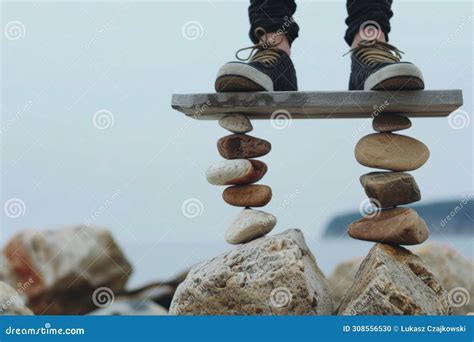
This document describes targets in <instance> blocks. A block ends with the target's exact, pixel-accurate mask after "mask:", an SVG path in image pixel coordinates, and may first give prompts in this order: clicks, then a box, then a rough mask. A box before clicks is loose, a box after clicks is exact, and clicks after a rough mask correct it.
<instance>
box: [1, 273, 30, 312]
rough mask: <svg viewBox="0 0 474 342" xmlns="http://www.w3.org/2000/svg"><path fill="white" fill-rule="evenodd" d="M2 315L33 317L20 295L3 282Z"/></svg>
mask: <svg viewBox="0 0 474 342" xmlns="http://www.w3.org/2000/svg"><path fill="white" fill-rule="evenodd" d="M20 289H21V288H20ZM0 315H19V316H23V315H33V313H32V312H31V310H30V309H28V308H27V307H26V306H25V304H24V303H23V299H22V298H21V295H20V293H19V292H18V291H15V290H14V289H13V288H12V287H11V286H10V285H8V284H6V283H4V282H3V281H0Z"/></svg>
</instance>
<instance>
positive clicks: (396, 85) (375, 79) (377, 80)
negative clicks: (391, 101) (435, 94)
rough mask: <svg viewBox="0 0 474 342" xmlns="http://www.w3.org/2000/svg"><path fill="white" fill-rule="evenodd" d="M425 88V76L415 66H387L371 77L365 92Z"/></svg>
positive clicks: (366, 82) (365, 84)
mask: <svg viewBox="0 0 474 342" xmlns="http://www.w3.org/2000/svg"><path fill="white" fill-rule="evenodd" d="M424 88H425V83H424V81H423V74H422V73H421V71H420V69H418V68H417V67H416V66H415V65H413V64H394V65H389V66H386V67H384V68H382V69H380V70H378V71H376V72H374V73H373V74H372V75H370V76H369V77H368V78H367V80H365V83H364V90H401V89H403V90H421V89H424Z"/></svg>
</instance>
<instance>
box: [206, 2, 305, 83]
mask: <svg viewBox="0 0 474 342" xmlns="http://www.w3.org/2000/svg"><path fill="white" fill-rule="evenodd" d="M295 10H296V4H295V1H294V0H251V1H250V7H249V10H248V12H249V19H250V25H251V27H250V34H249V36H250V39H251V40H252V42H253V43H254V44H255V45H254V46H253V47H250V49H252V51H251V55H250V56H249V57H248V58H245V59H241V58H240V56H239V54H238V53H237V54H236V57H237V59H239V60H240V61H238V62H230V63H226V64H224V65H223V66H222V67H221V68H220V69H219V71H218V73H217V78H216V82H215V89H216V91H218V92H235V91H237V92H239V91H265V90H266V91H292V90H297V89H298V86H297V80H296V71H295V68H294V66H293V63H292V61H291V59H290V47H291V44H292V43H293V41H294V40H295V39H296V38H297V37H298V31H299V28H298V25H297V24H296V22H295V21H294V19H293V14H294V12H295ZM244 50H245V49H244ZM239 51H240V50H239ZM239 51H238V52H239ZM247 61H248V62H247ZM244 62H247V63H244Z"/></svg>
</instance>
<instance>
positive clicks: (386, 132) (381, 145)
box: [348, 114, 430, 245]
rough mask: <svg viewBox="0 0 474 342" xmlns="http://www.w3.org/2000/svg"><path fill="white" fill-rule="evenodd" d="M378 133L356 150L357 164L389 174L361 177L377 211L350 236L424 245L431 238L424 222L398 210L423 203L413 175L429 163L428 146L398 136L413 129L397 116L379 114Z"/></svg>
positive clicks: (354, 227) (375, 123)
mask: <svg viewBox="0 0 474 342" xmlns="http://www.w3.org/2000/svg"><path fill="white" fill-rule="evenodd" d="M372 126H373V129H374V130H375V131H377V132H378V133H373V134H369V135H366V136H365V137H363V138H361V139H360V140H359V142H358V143H357V145H356V147H355V157H356V159H357V161H358V162H359V163H360V164H362V165H364V166H368V167H372V168H377V169H383V170H389V171H388V172H387V171H384V172H371V173H368V174H365V175H362V176H361V177H360V182H361V184H362V186H363V187H364V189H365V192H366V194H367V196H368V197H369V198H370V201H371V202H372V204H373V205H375V206H376V207H377V208H378V210H377V211H376V212H375V213H371V214H369V215H367V216H365V217H363V218H362V219H360V220H357V221H355V222H353V223H351V224H350V225H349V228H348V233H349V235H350V236H351V237H353V238H355V239H359V240H366V241H374V242H384V243H389V244H399V245H416V244H421V243H422V242H423V241H425V240H426V239H427V238H428V235H429V232H428V227H427V226H426V223H425V221H424V220H423V219H422V218H421V217H420V216H418V214H417V212H416V211H415V210H413V209H410V208H406V207H398V206H399V205H403V204H409V203H413V202H416V201H419V200H420V199H421V195H420V189H419V188H418V185H417V184H416V181H415V179H414V178H413V176H412V175H410V174H408V173H406V171H411V170H415V169H418V168H419V167H421V166H422V165H423V164H425V162H426V161H427V160H428V158H429V155H430V152H429V150H428V148H427V147H426V145H425V144H423V143H422V142H420V141H418V140H416V139H414V138H410V137H408V136H405V135H401V134H395V133H393V132H394V131H400V130H404V129H407V128H410V127H411V121H410V119H408V118H407V117H405V116H401V115H397V114H380V115H378V116H377V117H375V118H374V120H373V122H372Z"/></svg>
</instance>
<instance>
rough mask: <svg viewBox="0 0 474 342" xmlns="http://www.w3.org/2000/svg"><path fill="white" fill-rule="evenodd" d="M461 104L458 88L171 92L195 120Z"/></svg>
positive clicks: (420, 112) (332, 115)
mask: <svg viewBox="0 0 474 342" xmlns="http://www.w3.org/2000/svg"><path fill="white" fill-rule="evenodd" d="M462 104H463V99H462V91H461V90H458V89H456V90H419V91H393V92H389V91H298V92H248V93H209V94H173V96H172V100H171V106H172V108H174V109H176V110H178V111H180V112H183V113H184V114H186V115H188V116H191V117H194V118H195V119H211V120H218V119H219V118H220V117H221V116H223V115H225V114H228V113H241V114H244V115H246V116H248V117H249V118H251V119H270V118H272V114H273V113H275V112H276V113H277V114H278V113H281V112H283V113H285V111H286V112H288V113H289V114H290V115H291V117H292V118H294V119H341V118H369V117H371V116H374V115H377V114H378V113H380V112H384V113H398V114H403V115H406V116H408V117H441V116H448V115H449V114H450V113H451V112H452V111H454V110H456V109H457V108H459V107H460V106H462ZM274 115H276V114H274Z"/></svg>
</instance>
